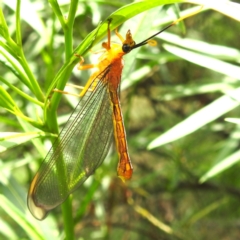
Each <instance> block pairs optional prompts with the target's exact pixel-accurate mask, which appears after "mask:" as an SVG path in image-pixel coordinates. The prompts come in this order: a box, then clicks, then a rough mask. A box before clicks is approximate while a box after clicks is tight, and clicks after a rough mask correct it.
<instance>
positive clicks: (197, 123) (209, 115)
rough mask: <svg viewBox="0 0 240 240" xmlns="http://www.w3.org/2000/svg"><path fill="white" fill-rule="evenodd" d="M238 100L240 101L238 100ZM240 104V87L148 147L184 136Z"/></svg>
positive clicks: (157, 145) (154, 146)
mask: <svg viewBox="0 0 240 240" xmlns="http://www.w3.org/2000/svg"><path fill="white" fill-rule="evenodd" d="M236 100H238V101H236ZM239 105H240V88H237V89H236V90H232V91H230V92H229V93H228V94H227V95H224V96H222V97H220V98H218V99H217V100H215V101H214V102H212V103H211V104H209V105H208V106H206V107H204V108H202V109H201V110H199V111H197V112H195V113H194V114H192V115H191V116H190V117H188V118H187V119H185V120H184V121H182V122H180V123H178V124H177V125H175V126H174V127H173V128H171V129H170V130H168V131H167V132H165V133H164V134H162V135H161V136H160V137H158V138H156V139H155V140H153V141H152V142H151V143H150V144H149V145H148V149H153V148H156V147H159V146H161V145H163V144H166V143H169V142H172V141H175V140H177V139H179V138H182V137H184V136H186V135H188V134H190V133H192V132H194V131H196V130H198V129H199V128H201V127H203V126H204V125H206V124H208V123H209V122H212V121H213V120H215V119H217V118H218V117H220V116H222V115H223V114H225V113H226V112H229V111H230V110H232V109H234V108H236V107H237V106H239Z"/></svg>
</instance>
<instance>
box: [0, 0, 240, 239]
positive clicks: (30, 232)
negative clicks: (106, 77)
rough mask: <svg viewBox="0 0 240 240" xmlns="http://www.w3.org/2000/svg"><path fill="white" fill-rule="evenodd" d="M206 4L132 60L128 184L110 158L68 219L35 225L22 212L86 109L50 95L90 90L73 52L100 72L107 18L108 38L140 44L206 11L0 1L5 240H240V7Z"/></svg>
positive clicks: (127, 84) (68, 207)
mask: <svg viewBox="0 0 240 240" xmlns="http://www.w3.org/2000/svg"><path fill="white" fill-rule="evenodd" d="M179 2H185V3H182V4H179V5H169V4H170V3H171V4H172V3H179ZM188 2H189V1H188ZM194 2H195V3H198V4H201V3H204V2H205V1H201V0H199V1H194ZM208 4H209V6H211V9H210V8H208V6H205V8H204V10H203V11H201V12H200V13H199V14H197V15H195V16H193V17H191V18H189V19H186V20H184V23H180V24H178V25H177V26H174V27H172V28H171V29H169V30H167V32H164V33H162V34H161V35H159V36H158V37H156V38H155V39H156V40H157V41H158V46H157V47H149V46H146V47H142V48H141V49H139V51H137V50H136V51H133V52H131V53H129V54H128V55H127V56H126V58H125V68H124V72H123V76H122V92H121V103H122V108H123V113H124V119H125V126H126V132H127V139H128V147H129V151H130V155H131V160H132V163H133V166H134V175H133V178H132V180H131V181H129V182H126V183H122V182H121V180H120V179H118V178H117V177H116V170H115V169H116V166H117V161H118V159H117V155H116V152H115V149H114V147H113V149H112V150H111V152H110V154H109V156H108V157H107V159H106V160H105V162H104V164H103V165H102V166H101V167H100V168H99V169H98V170H97V171H96V173H95V174H94V175H93V176H92V177H90V178H89V180H87V182H86V183H85V184H84V185H83V186H82V187H81V188H79V190H78V191H76V192H75V193H74V194H73V196H72V197H70V198H69V199H68V200H67V201H66V202H65V203H64V204H63V206H62V209H61V208H60V207H58V208H57V209H55V210H54V211H52V212H51V214H50V215H49V216H48V217H47V218H46V219H45V220H44V221H42V222H39V221H37V220H35V219H34V218H33V217H32V216H31V214H30V213H29V211H28V209H27V206H26V195H27V191H28V187H29V185H30V182H31V180H32V178H33V176H34V174H35V173H36V172H37V170H38V168H39V166H40V164H41V161H42V160H43V159H44V156H45V154H46V152H47V150H48V149H49V148H50V146H51V144H50V141H49V140H51V141H53V140H54V139H55V137H56V136H57V133H58V126H59V128H60V129H61V128H62V126H63V125H64V123H65V122H66V120H67V119H68V116H69V114H70V113H71V110H72V109H73V107H74V106H75V105H76V104H77V102H78V99H77V98H74V97H71V96H62V95H61V94H58V93H53V92H52V90H53V89H54V88H55V87H57V88H58V89H63V88H64V86H65V84H66V83H67V82H71V83H74V84H77V85H82V86H83V85H84V84H85V82H86V80H87V79H88V77H89V74H90V73H89V72H88V71H82V72H80V71H77V70H76V67H75V66H76V64H77V62H78V61H79V60H78V59H77V58H76V57H75V56H74V53H78V54H80V55H83V56H84V57H85V62H86V63H88V62H93V61H94V60H93V59H92V58H91V57H92V56H94V54H91V53H90V54H89V50H90V49H93V51H97V50H98V49H100V48H101V45H100V43H101V42H102V41H103V38H104V37H106V29H107V27H106V26H107V25H106V24H104V23H105V21H106V19H108V18H109V17H112V18H113V19H114V21H113V24H112V25H111V28H112V29H115V28H116V27H119V31H120V33H122V34H123V35H124V34H125V33H126V31H127V30H128V29H131V31H132V33H133V35H134V38H135V40H136V42H140V41H142V40H144V39H145V38H147V36H150V35H151V34H153V33H155V32H157V31H159V29H161V28H163V27H164V26H166V25H167V24H169V23H171V22H172V21H174V20H175V19H176V18H177V15H178V14H180V12H179V8H180V9H181V11H183V14H186V13H187V12H188V11H189V9H190V11H194V10H196V9H198V8H199V7H196V6H193V5H192V4H189V3H186V1H176V0H175V1H174V0H172V1H167V0H165V1H164V0H163V1H161V0H158V1H157V0H155V1H154V0H152V1H141V2H140V1H138V2H136V3H131V4H129V1H114V2H110V1H104V0H103V1H76V0H72V1H70V2H69V1H54V0H49V1H48V2H47V1H37V0H32V1H27V0H24V1H23V0H22V1H20V0H19V1H7V0H6V1H3V2H2V4H1V9H0V10H1V11H0V127H1V132H0V140H1V142H0V171H1V174H0V203H1V204H0V216H1V218H0V238H3V239H64V238H66V239H131V240H132V239H189V240H190V239H191V240H194V239H196V240H200V239H238V238H239V236H240V231H239V226H238V222H239V215H240V210H239V199H240V190H239V186H240V178H239V167H240V166H239V160H240V150H239V138H240V127H239V123H240V119H239V116H240V114H239V104H240V82H239V80H240V67H239V59H240V51H239V48H240V41H239V39H240V36H239V35H240V32H239V21H240V19H239V14H238V13H237V9H238V8H240V6H239V4H238V3H232V2H225V3H220V1H214V0H209V1H208ZM191 8H193V9H191ZM20 9H21V11H20ZM184 9H185V10H184ZM140 13H141V14H140ZM139 14H140V15H139ZM96 33H97V34H96ZM113 40H116V41H117V39H116V38H113ZM95 60H96V59H95ZM74 90H75V89H71V92H73V91H74ZM49 103H51V104H50V105H49ZM93 148H94V146H93Z"/></svg>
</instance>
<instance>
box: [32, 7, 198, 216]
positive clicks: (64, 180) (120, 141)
mask: <svg viewBox="0 0 240 240" xmlns="http://www.w3.org/2000/svg"><path fill="white" fill-rule="evenodd" d="M199 11H200V10H198V11H197V12H199ZM197 12H194V13H192V14H188V15H186V16H184V17H181V18H179V19H177V20H176V21H174V22H172V23H171V24H170V25H168V26H166V27H165V28H163V29H162V30H161V31H159V32H157V33H156V34H154V35H152V36H151V37H149V38H147V39H146V40H144V41H142V42H140V43H138V44H136V43H135V42H134V40H133V38H132V34H131V32H130V30H128V31H127V34H126V38H123V37H122V36H121V35H120V34H119V33H118V31H117V30H115V33H116V35H117V37H118V38H119V39H120V41H121V43H122V44H118V43H111V34H110V23H111V21H112V19H110V20H108V40H107V42H104V43H103V44H102V47H103V48H104V52H103V54H102V55H101V56H100V58H99V61H98V62H97V63H96V64H87V65H82V63H83V58H82V57H80V58H81V59H82V60H81V61H80V65H79V67H78V69H79V70H85V69H90V68H96V69H97V70H96V71H95V72H94V73H93V74H92V75H91V77H90V78H89V80H88V82H87V84H86V86H85V87H84V89H83V90H82V92H81V93H80V101H79V103H78V105H77V106H76V108H75V109H74V111H73V113H72V114H71V116H70V118H69V119H68V121H67V123H66V126H65V127H64V128H63V129H62V131H61V132H60V135H59V138H57V140H56V141H55V143H54V144H53V146H52V148H51V149H50V151H49V152H48V154H47V156H46V158H45V159H44V161H43V163H42V165H41V167H40V169H39V171H38V172H37V174H36V175H35V177H34V179H33V180H32V183H31V185H30V188H29V192H28V208H29V210H30V212H31V213H32V215H33V216H34V217H35V218H37V219H39V220H42V219H44V218H45V217H46V216H47V214H48V212H49V211H50V210H52V209H53V208H55V207H57V206H58V205H60V204H61V203H63V202H64V201H65V200H66V198H67V197H68V196H69V195H70V194H71V193H72V192H74V191H75V190H76V189H77V188H78V187H79V186H80V185H81V184H83V182H84V181H86V179H87V178H88V177H89V176H90V175H92V174H93V173H94V171H95V170H96V169H97V168H98V167H99V166H100V165H101V164H102V162H103V160H104V159H105V158H106V156H107V153H108V151H109V148H110V146H111V143H112V136H113V135H114V136H115V142H116V149H117V152H118V156H119V163H118V167H117V174H118V176H119V177H120V178H122V179H123V180H127V179H130V178H131V176H132V172H133V167H132V164H131V161H130V157H129V154H128V149H127V141H126V133H125V128H124V123H123V117H122V112H121V107H120V101H119V91H120V82H121V73H122V69H123V56H124V55H125V54H128V53H129V52H130V51H132V50H133V49H135V48H138V47H141V46H143V45H146V44H149V45H151V46H154V45H156V42H155V41H154V40H152V38H153V37H155V36H156V35H158V34H160V33H161V32H163V31H165V30H166V29H168V28H170V27H171V26H173V25H175V24H177V23H178V22H179V21H181V20H183V19H185V18H187V17H189V16H192V15H194V14H196V13H197Z"/></svg>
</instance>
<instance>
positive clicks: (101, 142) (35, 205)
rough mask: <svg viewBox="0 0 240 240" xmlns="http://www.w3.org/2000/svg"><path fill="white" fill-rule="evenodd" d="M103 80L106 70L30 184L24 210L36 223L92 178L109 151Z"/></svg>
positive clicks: (106, 94)
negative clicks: (26, 209) (29, 212)
mask: <svg viewBox="0 0 240 240" xmlns="http://www.w3.org/2000/svg"><path fill="white" fill-rule="evenodd" d="M106 76H107V70H106V71H105V73H102V74H101V76H99V77H98V79H97V80H95V81H98V82H97V85H96V86H95V88H94V90H93V91H87V92H86V94H85V95H84V96H83V97H82V98H81V99H80V101H79V103H78V105H77V106H76V108H75V110H74V111H73V113H72V115H71V116H70V118H69V120H68V122H67V124H66V126H65V127H64V128H63V130H62V131H61V133H60V137H59V139H57V140H56V142H55V143H54V144H53V147H52V148H51V150H50V151H49V153H48V154H47V156H46V158H45V160H44V162H43V163H42V165H41V167H40V169H39V171H38V172H37V174H36V176H35V177H34V179H33V181H32V183H31V186H30V189H29V193H28V207H29V210H30V211H31V213H32V214H33V216H35V217H36V218H38V219H43V218H45V217H46V215H47V213H48V212H49V211H50V210H51V209H53V208H55V207H56V206H58V205H59V204H61V203H62V202H63V201H64V200H65V199H66V198H67V197H68V196H69V194H70V193H72V192H73V191H75V190H76V189H77V188H78V187H79V186H80V185H81V184H82V183H83V182H84V181H85V180H86V179H87V178H88V177H89V176H90V175H91V174H93V172H94V171H95V170H96V168H98V167H99V165H100V164H101V163H102V162H103V160H104V159H105V157H106V155H107V153H108V151H109V148H110V145H111V142H112V139H113V138H112V136H113V121H112V106H111V102H110V97H109V92H108V86H107V84H108V81H106V79H105V78H106ZM95 84H96V82H95ZM90 88H91V86H90Z"/></svg>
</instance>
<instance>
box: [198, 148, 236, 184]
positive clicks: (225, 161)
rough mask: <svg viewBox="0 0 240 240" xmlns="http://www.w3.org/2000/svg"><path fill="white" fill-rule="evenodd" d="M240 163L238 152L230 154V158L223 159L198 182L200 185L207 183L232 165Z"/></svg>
mask: <svg viewBox="0 0 240 240" xmlns="http://www.w3.org/2000/svg"><path fill="white" fill-rule="evenodd" d="M239 161H240V150H239V151H236V152H235V153H233V154H231V155H230V156H228V157H226V158H225V159H223V160H222V161H221V162H219V163H218V164H216V165H215V166H214V167H212V168H211V169H210V170H209V171H208V172H207V173H205V174H204V175H203V176H202V177H201V178H200V180H199V182H200V183H203V182H205V181H207V180H208V179H209V178H212V177H214V176H216V175H218V174H219V173H221V172H223V171H225V170H226V169H228V168H230V167H232V166H233V165H234V164H236V163H238V162H239Z"/></svg>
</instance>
